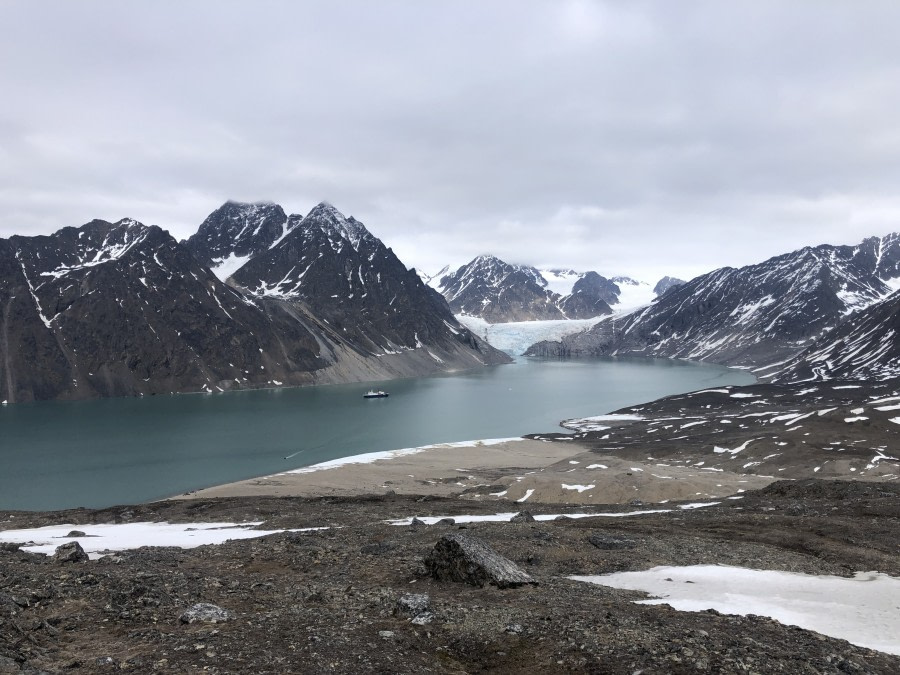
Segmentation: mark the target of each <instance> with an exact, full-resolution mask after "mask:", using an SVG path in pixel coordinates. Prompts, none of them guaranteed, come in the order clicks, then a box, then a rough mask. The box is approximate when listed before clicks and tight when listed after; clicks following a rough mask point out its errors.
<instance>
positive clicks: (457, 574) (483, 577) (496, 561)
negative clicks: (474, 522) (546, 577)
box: [425, 533, 537, 588]
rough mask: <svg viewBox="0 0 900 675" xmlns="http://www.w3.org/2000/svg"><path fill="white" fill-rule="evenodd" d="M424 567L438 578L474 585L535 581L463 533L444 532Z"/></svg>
mask: <svg viewBox="0 0 900 675" xmlns="http://www.w3.org/2000/svg"><path fill="white" fill-rule="evenodd" d="M425 567H426V568H427V569H428V572H429V574H430V575H431V577H432V578H434V579H436V580H438V581H458V582H463V583H467V584H471V585H473V586H484V585H485V584H492V585H494V586H497V587H498V588H515V587H516V586H522V585H524V584H535V583H537V582H536V581H534V579H532V578H531V576H529V575H528V574H527V573H526V572H525V571H524V570H522V569H521V568H520V567H519V566H518V565H516V564H515V563H514V562H513V561H511V560H509V559H508V558H504V557H503V556H502V555H499V554H498V553H497V552H495V551H494V550H493V549H492V548H491V547H490V546H488V545H487V544H485V543H484V542H482V541H481V540H479V539H476V538H475V537H473V536H471V535H469V534H463V533H454V534H446V535H444V536H443V537H441V538H440V539H439V540H438V542H437V544H435V546H434V549H432V550H431V551H430V552H429V553H428V555H427V556H426V557H425Z"/></svg>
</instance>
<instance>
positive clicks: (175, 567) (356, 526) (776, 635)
mask: <svg viewBox="0 0 900 675" xmlns="http://www.w3.org/2000/svg"><path fill="white" fill-rule="evenodd" d="M669 506H672V505H669ZM496 507H497V504H495V503H489V502H477V501H474V502H473V501H471V500H465V501H462V500H458V499H437V498H427V497H425V498H423V497H418V498H416V497H410V496H398V495H381V496H373V497H370V498H318V499H305V498H297V497H294V498H231V499H216V500H196V501H170V502H160V503H153V504H147V505H142V506H134V507H128V508H113V509H106V510H101V511H87V510H77V511H69V512H62V513H45V514H40V513H34V514H31V513H21V512H20V513H3V514H0V521H6V522H4V523H3V525H4V527H6V528H8V527H10V526H12V525H11V523H14V526H15V527H26V526H39V525H44V524H48V523H63V522H68V523H73V524H79V523H81V524H87V523H104V522H109V523H113V522H129V521H169V522H197V521H242V520H255V521H260V520H262V521H264V523H263V524H262V525H261V526H260V527H261V528H268V529H274V528H307V527H323V526H327V527H328V528H329V529H324V530H315V531H306V532H285V533H281V534H275V535H271V536H267V537H264V538H260V539H253V540H243V541H231V542H228V543H225V544H222V545H217V546H205V547H200V548H195V549H187V550H183V549H177V548H141V549H137V550H131V551H124V552H120V553H117V554H113V555H109V556H107V557H103V558H100V559H97V560H90V561H72V560H71V559H70V560H64V559H54V558H53V557H49V556H43V555H38V554H32V553H26V552H23V551H20V550H18V547H17V546H15V545H6V546H5V547H4V548H3V549H2V550H0V672H2V673H8V672H20V671H22V672H105V671H110V672H113V671H117V670H128V671H134V672H197V671H207V672H218V673H228V672H233V673H246V672H254V673H284V672H341V673H348V672H433V673H460V672H484V671H492V672H510V673H512V672H517V673H518V672H534V673H547V672H595V673H634V672H643V673H679V672H738V673H744V672H746V673H750V672H758V673H773V672H783V673H829V672H834V673H838V672H858V673H863V672H879V673H895V672H900V657H897V656H890V655H887V654H883V653H879V652H874V651H870V650H867V649H864V648H860V647H856V646H853V645H850V644H849V643H847V642H844V641H842V640H836V639H832V638H827V637H824V636H822V635H818V634H816V633H813V632H810V631H806V630H802V629H799V628H795V627H790V626H785V625H782V624H780V623H777V622H775V621H772V620H769V619H765V618H759V617H753V616H750V617H739V616H725V615H721V614H718V613H717V612H714V611H707V612H699V613H687V612H677V611H675V610H672V609H670V608H669V607H667V606H643V605H636V604H634V603H633V602H632V601H633V600H635V599H638V598H640V597H642V594H641V593H638V592H629V591H620V590H614V589H610V588H605V587H602V586H594V585H588V584H583V583H578V582H576V581H572V580H569V579H567V576H568V575H576V574H602V573H607V572H613V571H621V570H640V569H646V568H649V567H652V566H655V565H661V564H669V565H684V564H696V563H720V564H728V565H740V566H747V567H753V568H758V569H775V570H786V571H798V572H806V573H813V574H837V575H850V574H851V573H852V572H853V571H856V570H879V571H882V572H885V573H888V574H892V575H900V557H898V555H897V554H898V545H897V542H898V541H900V536H898V535H900V485H895V484H892V483H887V484H876V483H867V482H842V481H820V480H806V481H796V482H777V483H774V484H772V485H770V486H768V487H766V488H764V489H762V490H759V491H755V492H747V493H745V494H744V495H743V498H742V499H740V500H730V501H729V500H725V501H723V502H722V503H721V504H719V505H717V506H711V507H707V508H701V509H689V510H680V509H677V508H673V510H670V511H667V512H663V513H650V514H645V515H636V516H633V517H623V518H609V517H596V518H583V519H565V518H562V519H555V520H549V521H535V522H527V521H526V522H517V523H477V524H455V523H452V522H450V521H445V522H443V523H439V524H434V525H423V524H419V523H418V522H416V521H414V522H413V524H411V525H405V526H397V525H392V524H388V523H387V522H386V521H387V520H389V519H399V518H404V517H409V516H412V515H419V516H422V517H424V516H427V515H448V514H449V515H452V514H478V513H495V512H496V511H497V510H498V509H497V508H496ZM529 509H530V510H531V512H532V513H533V514H535V515H539V514H541V513H553V514H561V513H566V512H573V511H576V510H577V511H581V512H584V510H585V507H584V506H581V507H577V508H576V507H565V506H561V505H558V504H557V505H553V506H542V505H538V504H531V505H529ZM610 510H612V511H629V510H635V509H634V507H629V506H617V507H609V508H607V509H604V511H610ZM598 511H599V509H598ZM446 535H465V536H468V537H472V538H475V539H477V540H478V541H479V542H481V543H482V544H484V545H485V546H486V547H488V548H489V549H490V550H492V551H494V552H496V553H497V554H499V555H501V556H503V557H504V558H506V559H508V561H510V563H511V564H513V565H514V566H516V567H517V568H518V569H520V570H521V571H522V572H524V573H525V574H526V575H527V576H528V577H529V578H530V580H533V581H534V582H535V583H523V584H521V585H519V584H513V585H512V586H513V587H508V588H498V587H497V586H495V585H492V583H491V580H490V579H487V578H481V582H482V583H484V582H485V581H486V582H487V583H485V585H484V586H477V585H472V584H471V583H466V582H465V581H453V580H449V579H448V578H447V576H446V575H443V576H441V575H440V574H438V573H437V572H436V571H435V570H436V569H437V568H438V567H440V564H436V563H434V562H433V561H434V560H435V556H436V553H435V549H436V545H437V544H438V542H439V541H441V540H442V538H444V537H445V536H446ZM437 548H438V549H440V547H437ZM444 548H446V541H445V543H444ZM70 554H71V551H70ZM72 557H78V556H72V555H69V558H72ZM438 557H439V556H438ZM429 559H430V561H431V562H429V563H428V564H427V565H426V561H427V560H429ZM452 566H453V565H452V564H445V565H444V566H443V567H444V568H447V567H452ZM457 567H458V566H457ZM463 567H465V566H463ZM436 577H440V579H439V578H436ZM476 581H477V579H476ZM423 595H425V596H427V597H426V598H423V597H421V596H423ZM199 603H207V604H209V605H214V606H215V607H213V608H211V609H210V608H204V607H199V608H194V610H193V612H192V613H191V612H189V610H191V608H192V607H194V606H195V605H198V604H199Z"/></svg>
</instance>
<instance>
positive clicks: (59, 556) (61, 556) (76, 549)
mask: <svg viewBox="0 0 900 675" xmlns="http://www.w3.org/2000/svg"><path fill="white" fill-rule="evenodd" d="M53 557H54V558H55V559H56V560H59V561H60V562H85V561H86V560H90V558H89V557H88V554H87V553H85V552H84V549H83V548H81V544H79V543H78V542H77V541H69V542H66V543H65V544H62V545H61V546H57V547H56V553H54V554H53Z"/></svg>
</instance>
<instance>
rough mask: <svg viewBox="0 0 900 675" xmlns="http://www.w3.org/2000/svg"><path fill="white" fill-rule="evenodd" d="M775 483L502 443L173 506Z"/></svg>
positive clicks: (647, 494)
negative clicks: (231, 500) (233, 500)
mask: <svg viewBox="0 0 900 675" xmlns="http://www.w3.org/2000/svg"><path fill="white" fill-rule="evenodd" d="M770 482H771V479H769V478H761V477H758V476H750V475H744V474H737V473H728V472H716V473H709V472H704V471H700V470H697V469H694V468H687V467H675V466H661V465H658V464H645V463H641V462H635V461H633V460H622V459H618V458H616V457H612V456H606V455H599V454H597V453H595V452H590V451H588V450H586V449H585V448H584V447H582V446H580V445H578V444H577V443H576V442H574V441H556V442H550V441H538V440H530V439H503V440H499V441H472V442H469V443H448V444H440V445H433V446H428V447H425V448H416V449H410V450H400V451H397V452H395V453H378V455H377V456H358V457H357V458H345V459H342V460H337V461H336V462H333V463H332V462H329V463H325V464H324V465H316V466H314V467H305V468H303V469H297V470H295V471H290V472H285V473H279V474H274V475H271V476H265V477H262V478H253V479H250V480H244V481H238V482H236V483H228V484H225V485H219V486H215V487H211V488H207V489H204V490H197V491H194V492H191V493H188V494H185V495H179V496H178V497H174V499H199V498H207V497H238V496H242V497H247V496H251V497H258V496H306V497H321V496H358V495H364V494H384V493H386V492H389V491H393V492H395V493H397V494H421V495H435V496H443V497H450V496H458V497H463V498H469V499H476V500H496V501H498V502H507V503H510V502H513V503H523V502H527V501H532V502H543V503H573V504H615V503H628V502H630V501H633V500H636V499H637V500H641V501H643V502H647V503H659V502H665V501H669V500H684V499H710V498H716V497H727V496H729V495H736V494H739V493H740V492H742V491H743V490H750V489H755V488H759V487H763V486H764V485H767V484H768V483H770Z"/></svg>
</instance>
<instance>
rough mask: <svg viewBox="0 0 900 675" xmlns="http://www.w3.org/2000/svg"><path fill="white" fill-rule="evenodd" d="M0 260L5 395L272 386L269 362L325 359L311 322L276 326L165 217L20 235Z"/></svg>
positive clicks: (6, 244) (0, 250)
mask: <svg viewBox="0 0 900 675" xmlns="http://www.w3.org/2000/svg"><path fill="white" fill-rule="evenodd" d="M0 259H2V262H0V275H2V281H0V304H2V307H3V314H2V317H0V321H2V323H0V336H2V338H0V368H2V374H0V392H2V393H0V400H8V401H11V402H12V401H21V400H31V399H48V398H86V397H92V396H122V395H136V394H143V393H162V392H169V391H182V390H194V391H196V390H199V389H203V388H205V389H212V388H215V387H219V388H222V389H224V388H229V387H230V386H232V385H233V384H234V383H238V384H242V385H250V386H262V385H264V384H266V383H268V382H269V381H270V380H271V378H272V377H273V374H272V372H271V371H268V372H267V371H266V367H267V366H270V367H272V369H273V370H275V371H280V372H279V373H278V374H280V375H282V376H283V375H285V373H284V372H283V371H284V370H285V368H288V369H291V368H292V369H295V370H296V371H298V372H303V371H308V370H310V369H313V368H315V367H316V366H317V351H318V350H317V344H316V341H315V340H314V338H313V336H312V335H310V334H309V332H308V331H306V330H305V329H303V328H302V326H300V325H299V324H296V322H294V323H289V322H283V325H280V326H278V330H277V331H276V330H275V325H274V324H273V322H272V320H271V319H269V318H268V317H267V316H266V314H265V312H263V311H262V310H261V309H260V308H259V307H256V306H254V305H253V304H252V303H248V302H247V301H246V300H245V299H244V298H243V297H241V295H240V294H238V293H237V292H236V291H234V290H233V289H231V288H229V287H228V286H226V285H224V284H223V283H222V282H220V281H219V280H218V279H217V278H216V277H215V276H214V275H213V274H212V273H211V272H210V271H209V269H207V268H205V267H204V266H202V265H201V264H200V263H199V262H198V261H197V260H196V259H195V258H194V257H193V256H192V255H191V253H190V252H189V251H188V250H187V249H186V248H185V247H184V246H183V245H181V244H179V243H178V242H177V241H175V240H174V239H173V238H172V237H171V236H170V235H169V234H168V233H167V232H165V231H164V230H161V229H160V228H158V227H155V226H153V227H147V226H144V225H141V224H140V223H137V222H135V221H131V220H122V221H119V222H118V223H115V224H112V223H107V222H104V221H98V220H95V221H92V222H90V223H88V224H86V225H84V226H82V227H80V228H72V227H69V228H65V229H63V230H60V231H59V232H57V233H55V234H54V235H50V236H47V237H11V238H10V239H9V240H7V241H3V242H2V243H0ZM232 364H234V365H232ZM301 381H302V382H309V381H310V378H309V377H308V376H304V377H302V378H300V380H299V381H298V380H295V382H296V383H298V384H299V383H301Z"/></svg>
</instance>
